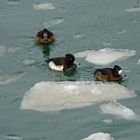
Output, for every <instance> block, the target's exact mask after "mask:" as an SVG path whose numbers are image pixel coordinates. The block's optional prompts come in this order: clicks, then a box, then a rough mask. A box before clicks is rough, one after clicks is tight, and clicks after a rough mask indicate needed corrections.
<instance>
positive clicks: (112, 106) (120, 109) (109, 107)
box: [100, 101, 136, 120]
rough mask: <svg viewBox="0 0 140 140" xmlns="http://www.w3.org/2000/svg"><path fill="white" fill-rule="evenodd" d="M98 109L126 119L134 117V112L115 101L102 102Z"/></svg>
mask: <svg viewBox="0 0 140 140" xmlns="http://www.w3.org/2000/svg"><path fill="white" fill-rule="evenodd" d="M100 109H101V110H102V112H103V113H107V114H112V115H118V116H121V117H123V118H124V119H127V120H133V119H136V114H135V112H134V111H133V110H132V109H129V108H127V107H126V106H123V105H121V104H120V103H118V102H117V101H113V102H110V103H108V104H102V105H101V106H100Z"/></svg>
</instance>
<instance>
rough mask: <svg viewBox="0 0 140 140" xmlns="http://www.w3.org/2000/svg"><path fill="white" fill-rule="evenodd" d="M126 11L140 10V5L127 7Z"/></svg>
mask: <svg viewBox="0 0 140 140" xmlns="http://www.w3.org/2000/svg"><path fill="white" fill-rule="evenodd" d="M125 11H126V12H140V5H139V6H137V7H134V8H129V9H125Z"/></svg>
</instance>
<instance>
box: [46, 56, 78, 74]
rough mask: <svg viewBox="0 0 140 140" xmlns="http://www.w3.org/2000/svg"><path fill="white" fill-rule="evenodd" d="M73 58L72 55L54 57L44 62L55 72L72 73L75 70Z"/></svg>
mask: <svg viewBox="0 0 140 140" xmlns="http://www.w3.org/2000/svg"><path fill="white" fill-rule="evenodd" d="M74 61H75V57H74V55H72V54H66V55H65V57H56V58H50V59H48V60H46V62H47V63H48V65H49V67H50V68H51V69H53V70H56V71H64V72H67V71H73V70H75V69H76V68H77V65H76V64H75V63H74Z"/></svg>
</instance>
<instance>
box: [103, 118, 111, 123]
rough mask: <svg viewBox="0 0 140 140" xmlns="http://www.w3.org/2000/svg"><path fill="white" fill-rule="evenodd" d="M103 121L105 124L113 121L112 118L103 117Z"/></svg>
mask: <svg viewBox="0 0 140 140" xmlns="http://www.w3.org/2000/svg"><path fill="white" fill-rule="evenodd" d="M103 122H104V123H107V124H111V123H112V122H113V120H112V119H104V120H103Z"/></svg>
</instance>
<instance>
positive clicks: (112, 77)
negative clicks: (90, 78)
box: [94, 65, 122, 81]
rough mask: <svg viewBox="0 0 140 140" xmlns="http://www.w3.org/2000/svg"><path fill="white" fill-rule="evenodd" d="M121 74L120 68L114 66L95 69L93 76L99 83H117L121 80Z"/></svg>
mask: <svg viewBox="0 0 140 140" xmlns="http://www.w3.org/2000/svg"><path fill="white" fill-rule="evenodd" d="M121 72H122V69H121V67H120V66H118V65H115V66H114V68H103V69H96V70H95V72H94V76H95V78H96V80H100V81H119V80H122V76H121V75H120V74H121Z"/></svg>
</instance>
